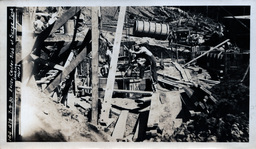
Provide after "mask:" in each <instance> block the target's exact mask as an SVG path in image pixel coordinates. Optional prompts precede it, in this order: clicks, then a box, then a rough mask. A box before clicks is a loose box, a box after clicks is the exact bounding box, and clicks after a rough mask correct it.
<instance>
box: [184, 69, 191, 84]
mask: <svg viewBox="0 0 256 149" xmlns="http://www.w3.org/2000/svg"><path fill="white" fill-rule="evenodd" d="M184 72H185V73H186V76H187V77H188V80H189V81H191V80H192V76H191V74H190V72H189V70H188V69H184Z"/></svg>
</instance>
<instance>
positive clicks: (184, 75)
mask: <svg viewBox="0 0 256 149" xmlns="http://www.w3.org/2000/svg"><path fill="white" fill-rule="evenodd" d="M173 64H174V65H175V67H176V68H177V70H178V71H179V72H180V74H181V76H182V78H183V79H184V81H189V79H188V77H187V75H186V73H185V71H184V69H183V68H182V67H181V66H180V64H179V63H177V62H173Z"/></svg>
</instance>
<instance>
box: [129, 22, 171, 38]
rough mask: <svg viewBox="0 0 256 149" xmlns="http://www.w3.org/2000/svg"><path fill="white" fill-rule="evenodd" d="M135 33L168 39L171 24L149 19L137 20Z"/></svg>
mask: <svg viewBox="0 0 256 149" xmlns="http://www.w3.org/2000/svg"><path fill="white" fill-rule="evenodd" d="M133 29H134V35H135V36H146V37H153V38H160V39H166V38H167V37H168V34H169V25H168V24H161V23H155V22H147V21H138V20H137V21H135V23H134V28H133Z"/></svg>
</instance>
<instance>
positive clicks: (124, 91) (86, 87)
mask: <svg viewBox="0 0 256 149" xmlns="http://www.w3.org/2000/svg"><path fill="white" fill-rule="evenodd" d="M78 88H80V89H92V87H88V86H78ZM99 90H100V91H102V90H104V91H106V88H99ZM113 92H117V93H132V94H144V95H152V94H153V92H150V91H139V90H120V89H113Z"/></svg>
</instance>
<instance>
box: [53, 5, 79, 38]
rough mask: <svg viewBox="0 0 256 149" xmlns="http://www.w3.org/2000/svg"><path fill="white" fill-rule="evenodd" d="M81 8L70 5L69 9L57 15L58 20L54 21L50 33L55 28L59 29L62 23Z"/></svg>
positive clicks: (54, 30)
mask: <svg viewBox="0 0 256 149" xmlns="http://www.w3.org/2000/svg"><path fill="white" fill-rule="evenodd" d="M80 10H81V8H80V7H71V8H70V9H69V10H67V11H65V12H64V13H63V14H62V15H61V17H59V19H58V20H56V22H55V23H54V26H53V28H52V30H51V32H50V35H51V34H52V33H54V32H56V30H57V29H59V28H60V27H61V26H63V24H65V23H66V22H67V21H68V20H69V19H70V18H71V17H73V16H74V15H76V14H77V13H78V12H79V11H80Z"/></svg>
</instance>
